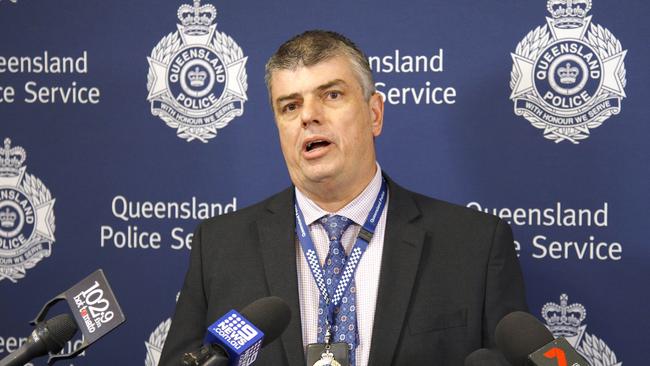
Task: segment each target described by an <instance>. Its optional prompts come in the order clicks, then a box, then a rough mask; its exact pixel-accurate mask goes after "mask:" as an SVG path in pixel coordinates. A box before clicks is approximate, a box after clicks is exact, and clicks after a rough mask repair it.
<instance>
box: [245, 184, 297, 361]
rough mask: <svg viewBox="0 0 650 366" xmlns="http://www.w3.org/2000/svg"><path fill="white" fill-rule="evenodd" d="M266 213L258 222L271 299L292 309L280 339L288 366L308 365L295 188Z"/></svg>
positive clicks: (285, 192) (274, 198) (279, 195)
mask: <svg viewBox="0 0 650 366" xmlns="http://www.w3.org/2000/svg"><path fill="white" fill-rule="evenodd" d="M266 209H267V212H266V214H265V215H264V216H263V217H262V218H261V219H260V220H258V221H257V229H258V233H259V236H260V248H261V252H262V258H263V260H264V271H265V274H266V280H267V284H268V287H269V290H270V292H271V295H274V296H279V297H281V298H282V299H284V300H285V301H286V302H287V303H288V304H289V308H291V322H290V323H289V326H288V327H287V329H286V330H285V331H284V333H282V336H281V339H282V345H283V347H284V351H285V355H286V358H287V361H288V365H290V366H302V365H304V362H305V361H304V355H303V347H302V327H301V322H300V302H299V299H298V279H297V274H296V273H297V269H296V247H295V232H294V228H295V221H294V216H293V212H294V209H293V188H289V189H287V190H285V191H284V192H282V193H280V194H278V195H276V196H275V197H273V199H271V201H270V202H269V203H268V205H267V207H266Z"/></svg>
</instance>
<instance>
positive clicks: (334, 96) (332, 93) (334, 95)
mask: <svg viewBox="0 0 650 366" xmlns="http://www.w3.org/2000/svg"><path fill="white" fill-rule="evenodd" d="M340 96H341V93H340V92H338V91H329V92H327V97H328V98H330V99H338V98H339V97H340Z"/></svg>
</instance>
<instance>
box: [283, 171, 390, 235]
mask: <svg viewBox="0 0 650 366" xmlns="http://www.w3.org/2000/svg"><path fill="white" fill-rule="evenodd" d="M375 164H376V165H377V171H376V172H375V175H374V177H372V179H371V180H370V183H368V185H367V186H366V188H365V189H364V190H363V191H362V192H361V193H360V194H359V195H358V196H357V197H355V198H354V199H353V200H352V201H351V202H350V203H348V204H347V205H345V206H344V207H343V208H341V209H340V210H338V211H337V212H328V211H325V210H323V209H322V208H320V207H319V206H318V205H317V204H316V203H315V202H314V201H312V200H310V199H309V198H307V196H305V195H304V194H303V193H302V192H300V190H299V189H298V187H296V188H295V192H296V201H297V202H298V206H299V207H300V210H301V211H302V214H303V217H304V218H305V223H306V224H307V225H311V224H313V223H314V221H316V220H318V219H320V218H321V217H323V216H326V215H341V216H345V217H347V218H349V219H350V220H352V221H354V223H355V224H357V225H363V224H364V223H365V221H366V218H367V217H368V214H369V213H370V210H371V209H372V204H373V203H374V202H375V198H377V194H379V190H380V189H381V167H380V166H379V163H376V162H375Z"/></svg>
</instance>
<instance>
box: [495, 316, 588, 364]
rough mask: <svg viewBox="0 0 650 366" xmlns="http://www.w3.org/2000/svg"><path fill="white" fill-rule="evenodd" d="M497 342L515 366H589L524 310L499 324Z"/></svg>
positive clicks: (574, 351)
mask: <svg viewBox="0 0 650 366" xmlns="http://www.w3.org/2000/svg"><path fill="white" fill-rule="evenodd" d="M496 343H497V347H498V348H499V349H500V350H501V352H503V355H504V356H505V357H506V359H507V360H508V361H509V362H510V363H511V364H512V366H589V363H588V362H587V361H586V360H585V359H584V357H582V356H581V355H580V354H579V353H578V352H577V351H576V350H575V348H573V347H572V346H571V344H569V342H568V341H567V340H566V339H565V338H564V337H561V338H558V339H554V337H553V334H551V332H550V331H549V330H548V329H546V327H545V326H544V324H542V323H541V322H540V321H539V320H537V318H535V317H534V316H532V315H530V314H528V313H526V312H523V311H515V312H513V313H510V314H508V315H506V316H504V317H503V319H501V320H500V321H499V324H497V327H496Z"/></svg>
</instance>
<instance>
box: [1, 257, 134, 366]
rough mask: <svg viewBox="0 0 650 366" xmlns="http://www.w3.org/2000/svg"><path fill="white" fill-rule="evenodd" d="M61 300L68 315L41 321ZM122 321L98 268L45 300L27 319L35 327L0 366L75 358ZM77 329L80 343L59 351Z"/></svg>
mask: <svg viewBox="0 0 650 366" xmlns="http://www.w3.org/2000/svg"><path fill="white" fill-rule="evenodd" d="M63 300H65V301H66V302H67V303H68V306H69V307H70V309H71V310H72V316H70V314H59V315H57V316H55V317H53V318H51V319H49V320H47V321H44V319H45V317H46V316H47V313H48V311H49V310H50V308H51V307H52V306H54V304H56V303H58V302H59V301H63ZM125 320H126V318H125V317H124V313H122V309H121V308H120V305H119V304H118V303H117V299H115V295H114V294H113V290H112V289H111V286H110V285H109V284H108V280H106V276H104V272H103V271H102V270H101V269H98V270H97V271H95V272H93V273H92V274H90V275H89V276H88V277H86V278H84V279H83V280H81V281H79V282H78V283H77V284H76V285H74V286H72V287H71V288H69V289H68V290H66V291H65V292H63V293H61V294H59V295H58V296H56V297H54V298H53V299H52V300H50V301H48V302H47V303H46V304H45V305H44V306H43V308H42V309H41V311H40V312H39V313H38V315H37V316H36V318H35V319H34V320H32V321H31V322H30V324H32V325H34V326H36V329H34V331H33V332H32V333H31V334H30V336H29V338H28V339H27V342H26V343H25V344H24V345H23V346H22V347H20V348H19V349H18V350H16V351H15V352H12V353H11V354H10V355H8V356H7V357H5V358H3V359H2V360H0V366H22V365H24V364H25V363H27V362H29V361H30V360H32V359H34V358H36V357H41V356H45V355H48V354H49V358H48V361H47V363H48V364H49V365H51V364H53V363H54V362H56V361H58V360H62V359H69V358H73V357H76V356H77V355H79V354H80V353H81V352H83V351H84V350H85V349H86V348H88V347H89V346H90V345H91V344H93V343H95V342H96V341H97V340H98V339H99V338H101V337H103V336H105V335H106V334H107V333H108V332H110V331H112V330H113V329H115V328H116V327H118V326H119V325H121V324H122V323H124V321H125ZM77 330H81V333H82V335H83V338H82V342H81V345H80V346H79V347H78V348H76V349H75V350H74V351H72V352H70V353H67V354H59V353H58V352H59V351H61V349H63V346H64V345H65V343H66V342H68V341H70V340H71V339H72V337H74V335H75V334H76V333H77Z"/></svg>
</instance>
